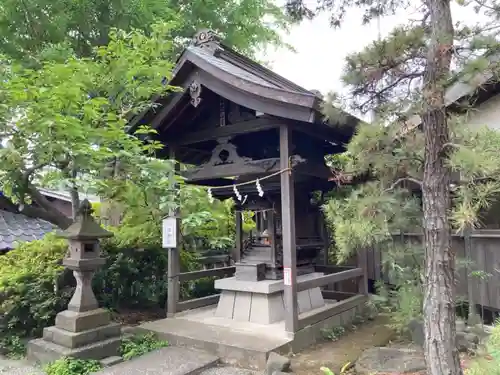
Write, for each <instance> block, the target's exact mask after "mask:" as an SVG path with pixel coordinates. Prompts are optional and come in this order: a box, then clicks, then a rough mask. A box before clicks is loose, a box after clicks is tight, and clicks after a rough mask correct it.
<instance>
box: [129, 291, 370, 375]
mask: <svg viewBox="0 0 500 375" xmlns="http://www.w3.org/2000/svg"><path fill="white" fill-rule="evenodd" d="M351 300H352V301H351V302H349V300H347V301H340V302H337V301H332V300H326V301H325V306H324V307H320V308H318V309H313V310H311V311H309V312H307V313H302V314H300V315H299V318H300V319H303V318H307V317H309V316H312V315H317V314H321V315H322V314H324V313H325V312H327V311H328V312H329V314H327V315H326V316H325V318H324V319H323V320H321V321H319V322H317V323H314V324H311V325H308V326H306V327H304V328H303V329H301V330H299V331H298V332H296V333H295V334H294V335H290V334H288V333H287V332H286V331H285V324H284V322H283V321H280V322H277V323H272V324H258V323H252V322H248V321H237V320H234V319H227V318H221V317H217V316H216V310H217V309H216V305H212V306H207V307H203V308H199V309H194V310H188V311H184V312H181V313H178V314H176V316H175V317H173V318H167V319H162V320H157V321H154V322H147V323H144V324H141V325H140V326H139V327H136V328H135V330H136V331H137V332H138V333H145V332H154V333H155V334H156V335H158V337H159V338H161V339H164V340H167V341H168V342H169V343H170V345H173V346H183V347H188V348H197V349H201V350H203V351H206V352H208V353H211V354H214V355H216V356H217V357H219V358H220V359H221V361H222V362H223V363H226V364H230V365H235V366H239V367H242V368H251V369H256V370H263V369H264V368H265V367H266V361H267V358H268V356H269V353H271V352H278V353H282V354H285V355H286V354H289V353H296V352H298V351H300V350H303V349H305V348H307V347H309V346H311V345H313V344H315V343H316V342H317V341H318V340H321V339H323V336H322V330H323V329H330V328H332V327H335V326H345V325H348V324H350V322H351V321H352V319H353V317H354V316H355V314H356V312H357V311H358V309H362V308H363V306H364V304H365V301H366V299H365V298H363V296H357V297H353V298H351ZM332 308H333V309H335V311H333V310H332Z"/></svg>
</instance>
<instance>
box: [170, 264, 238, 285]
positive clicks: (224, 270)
mask: <svg viewBox="0 0 500 375" xmlns="http://www.w3.org/2000/svg"><path fill="white" fill-rule="evenodd" d="M235 270H236V268H235V267H218V268H212V269H209V270H201V271H191V272H184V273H181V274H179V281H181V282H182V281H191V280H198V279H202V278H204V277H223V276H228V275H229V276H230V275H232V274H233V273H234V271H235Z"/></svg>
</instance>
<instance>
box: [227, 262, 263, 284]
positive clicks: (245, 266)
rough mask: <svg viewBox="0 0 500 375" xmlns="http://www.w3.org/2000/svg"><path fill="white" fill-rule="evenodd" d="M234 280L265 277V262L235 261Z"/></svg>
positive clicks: (261, 278) (250, 279)
mask: <svg viewBox="0 0 500 375" xmlns="http://www.w3.org/2000/svg"><path fill="white" fill-rule="evenodd" d="M235 266H236V272H235V274H234V276H235V277H236V280H241V281H261V280H264V279H265V278H266V264H265V263H236V264H235Z"/></svg>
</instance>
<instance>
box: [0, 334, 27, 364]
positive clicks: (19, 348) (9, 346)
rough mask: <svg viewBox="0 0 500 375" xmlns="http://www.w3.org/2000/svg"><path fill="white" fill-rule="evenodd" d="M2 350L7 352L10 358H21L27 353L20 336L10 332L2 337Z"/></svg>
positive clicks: (0, 348)
mask: <svg viewBox="0 0 500 375" xmlns="http://www.w3.org/2000/svg"><path fill="white" fill-rule="evenodd" d="M0 352H5V353H6V354H7V356H8V357H9V358H13V359H19V358H23V357H24V356H25V355H26V346H25V345H24V342H23V340H22V339H21V338H20V337H19V336H16V335H11V334H9V335H7V336H2V338H0Z"/></svg>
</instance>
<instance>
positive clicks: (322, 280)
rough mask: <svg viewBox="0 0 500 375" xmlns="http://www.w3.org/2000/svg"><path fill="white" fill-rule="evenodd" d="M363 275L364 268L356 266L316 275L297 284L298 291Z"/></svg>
mask: <svg viewBox="0 0 500 375" xmlns="http://www.w3.org/2000/svg"><path fill="white" fill-rule="evenodd" d="M362 275H363V269H361V268H354V269H352V270H349V271H342V272H338V273H332V274H330V275H324V276H320V277H316V278H314V279H310V280H304V281H301V282H299V283H298V284H297V292H302V291H303V290H307V289H312V288H316V287H320V286H324V285H328V284H333V283H338V282H339V281H344V280H348V279H353V278H355V277H359V276H362Z"/></svg>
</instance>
